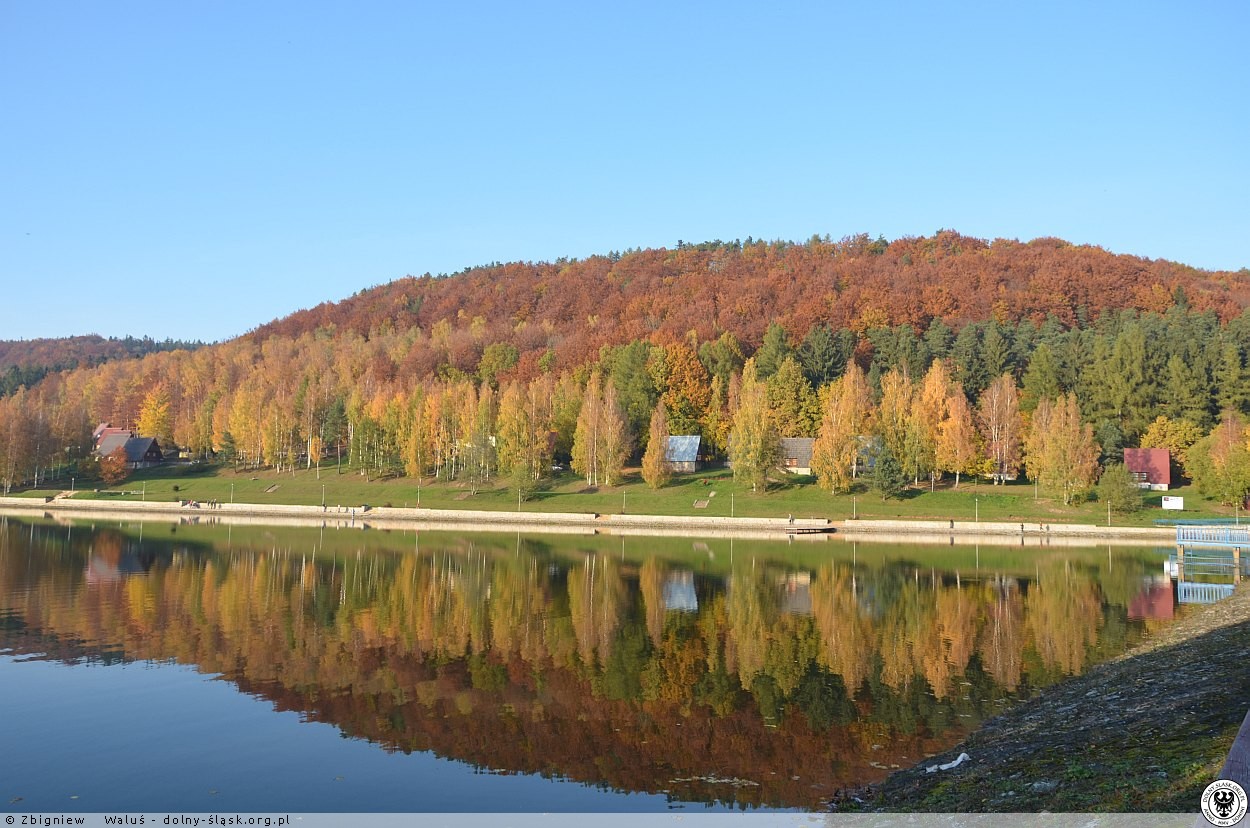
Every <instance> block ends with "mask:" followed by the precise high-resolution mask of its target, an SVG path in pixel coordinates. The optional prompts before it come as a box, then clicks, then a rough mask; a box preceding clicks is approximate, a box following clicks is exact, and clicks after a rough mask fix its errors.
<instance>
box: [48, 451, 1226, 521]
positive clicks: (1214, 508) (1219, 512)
mask: <svg viewBox="0 0 1250 828" xmlns="http://www.w3.org/2000/svg"><path fill="white" fill-rule="evenodd" d="M88 485H90V486H92V487H93V488H92V489H89V490H82V491H79V492H78V493H77V494H76V495H75V499H76V500H81V499H92V498H97V499H108V500H139V499H146V500H200V501H209V500H218V501H221V502H223V503H228V502H231V500H233V501H234V502H236V503H273V504H302V505H320V504H321V503H322V502H323V501H322V498H323V495H324V502H325V503H326V504H327V505H329V506H331V507H333V506H336V505H343V506H359V505H362V504H369V505H371V506H387V505H390V506H415V505H417V502H418V497H419V499H420V505H421V506H424V507H426V508H438V509H482V510H510V511H512V510H516V509H517V508H518V504H517V498H516V494H515V492H513V491H512V490H510V489H508V488H507V487H506V485H505V484H504V483H502V482H496V483H493V484H491V485H489V486H487V487H483V488H479V489H476V490H474V489H473V488H472V487H470V486H469V485H467V484H462V483H451V484H447V483H437V482H434V481H433V480H431V479H426V480H424V481H423V482H422V483H421V485H420V487H418V484H417V481H416V480H414V479H411V478H391V479H387V480H369V479H366V478H365V477H364V476H362V475H360V474H358V473H356V472H343V473H341V474H339V473H336V472H335V469H334V468H333V467H330V468H323V469H322V470H321V472H320V474H318V472H317V471H316V469H309V470H299V471H296V472H294V473H291V472H283V473H281V474H278V473H276V472H274V471H272V470H256V471H251V470H242V471H236V470H233V469H231V468H230V467H221V466H203V465H185V466H165V467H161V468H157V469H148V470H144V471H140V472H136V473H134V474H133V475H132V476H131V477H130V478H129V479H128V480H126V481H125V482H123V483H121V484H119V485H117V486H113V487H107V488H105V487H101V488H100V489H98V490H96V489H94V486H96V485H99V484H88ZM418 490H419V494H418ZM37 494H52V492H51V491H49V490H43V489H41V490H40V491H39V492H38V493H37ZM1168 494H1170V495H1176V496H1181V497H1184V498H1185V503H1186V506H1187V507H1188V509H1187V510H1186V511H1185V512H1164V511H1162V509H1161V508H1160V506H1159V504H1160V498H1161V493H1159V492H1149V493H1146V497H1145V501H1146V508H1145V509H1143V510H1142V511H1140V512H1138V513H1136V514H1131V515H1112V523H1113V524H1115V525H1118V526H1148V525H1150V524H1151V522H1152V521H1154V520H1155V519H1157V518H1164V517H1185V518H1196V517H1204V518H1205V517H1232V516H1233V512H1232V510H1231V509H1230V508H1226V507H1222V506H1219V505H1218V504H1215V503H1212V502H1210V501H1208V500H1206V499H1205V498H1203V497H1201V496H1200V495H1199V494H1198V492H1197V490H1196V489H1194V488H1193V487H1192V486H1186V487H1182V488H1179V489H1174V490H1172V491H1171V492H1168ZM702 501H706V505H705V506H703V507H701V508H700V507H696V505H695V504H696V502H702ZM520 509H521V510H522V511H532V512H599V513H603V514H609V513H619V512H621V511H622V510H624V511H625V512H628V513H632V514H656V515H706V516H716V517H723V516H729V515H731V514H732V515H735V516H739V517H785V516H787V515H791V514H792V515H794V516H795V517H804V518H805V517H816V518H830V519H833V520H845V519H847V518H850V517H852V516H853V515H854V516H858V517H860V518H867V519H871V518H878V519H881V518H912V519H934V520H948V519H955V520H974V519H980V520H985V521H1017V520H1019V521H1030V522H1032V521H1042V522H1051V523H1094V524H1099V525H1105V524H1106V522H1107V510H1106V506H1105V505H1103V504H1101V503H1098V502H1097V501H1093V502H1090V503H1085V504H1082V505H1079V506H1071V507H1065V506H1064V505H1063V503H1062V500H1061V499H1058V498H1056V497H1055V496H1053V494H1051V493H1048V492H1046V491H1045V490H1041V491H1040V492H1039V493H1038V497H1037V499H1036V500H1035V499H1034V489H1033V487H1032V486H1031V485H1029V484H1025V483H1020V484H1011V485H1006V486H992V485H989V484H987V483H984V482H981V483H976V484H975V485H974V484H970V483H968V482H967V481H966V480H965V481H964V483H963V484H962V485H961V486H960V487H959V489H957V490H956V489H954V488H951V484H950V483H949V482H948V483H946V484H944V485H942V486H939V487H938V488H937V490H936V491H934V492H929V491H928V489H927V488H921V489H915V490H911V491H908V492H907V493H906V494H905V496H903V497H901V498H898V499H893V500H888V501H883V500H882V499H881V497H880V496H879V495H877V494H875V493H873V492H871V491H869V490H868V489H867V488H866V487H865V488H864V489H862V490H860V491H857V492H855V493H853V494H848V495H831V494H829V493H828V492H825V491H823V490H821V489H820V488H819V487H818V486H817V485H816V484H815V482H814V480H813V479H812V478H787V479H784V480H778V481H774V482H772V483H771V484H770V485H769V488H768V491H767V492H752V491H751V490H750V487H749V486H742V485H739V484H736V483H734V481H733V473H732V472H731V471H729V470H728V469H717V470H711V471H706V472H701V473H698V474H690V475H683V476H679V477H677V478H675V479H674V481H673V482H672V483H671V484H669V485H668V486H666V487H664V488H663V489H661V490H659V491H652V490H651V489H650V488H648V487H647V486H646V485H645V484H644V483H643V482H642V479H641V477H640V476H639V474H638V471H637V470H636V469H633V470H630V471H629V472H628V473H627V474H626V476H625V480H624V483H623V484H622V485H619V486H612V487H610V488H605V487H599V488H597V489H591V488H587V487H586V485H585V481H583V480H582V479H580V478H579V477H577V476H576V475H574V474H573V473H571V472H563V473H561V474H559V475H557V476H556V478H555V479H554V480H551V481H549V482H548V484H547V485H546V486H545V487H544V488H543V489H542V490H540V491H539V492H537V493H536V494H534V495H533V496H532V497H531V498H530V499H529V500H527V501H525V502H523V503H521V504H520Z"/></svg>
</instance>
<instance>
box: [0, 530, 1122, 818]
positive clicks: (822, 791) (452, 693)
mask: <svg viewBox="0 0 1250 828" xmlns="http://www.w3.org/2000/svg"><path fill="white" fill-rule="evenodd" d="M17 534H20V533H15V532H14V530H13V529H12V528H10V529H9V530H8V531H7V532H6V533H3V537H4V541H3V543H4V548H3V549H0V595H3V596H4V597H3V599H2V600H3V605H7V607H8V608H7V609H6V611H5V612H6V616H8V617H12V618H17V619H20V624H12V623H10V624H6V625H5V627H6V629H5V636H6V639H7V640H6V641H5V646H8V647H12V648H15V649H24V650H27V651H30V650H36V649H42V650H45V651H48V652H49V653H50V654H51V655H52V656H53V657H71V656H75V657H76V656H78V655H81V654H82V652H83V651H84V648H85V650H86V651H90V649H91V647H98V648H105V649H108V650H110V651H118V650H120V652H122V653H123V654H124V655H125V657H128V658H139V659H161V660H164V659H173V660H176V661H179V662H185V663H189V664H195V665H197V666H198V667H199V668H200V669H202V670H205V671H209V672H220V673H224V674H225V675H227V676H228V677H230V678H231V679H232V680H235V681H237V682H238V683H239V684H240V686H242V687H244V689H246V690H248V691H249V692H256V693H259V694H262V695H264V696H266V697H268V698H271V699H273V700H274V701H275V703H277V704H278V705H279V706H281V707H284V708H291V709H297V710H301V711H303V712H304V713H305V714H306V715H308V716H310V717H311V718H317V719H324V720H326V721H331V722H333V723H335V724H336V725H338V726H339V727H340V728H342V729H343V730H344V731H345V732H347V733H349V734H352V735H357V736H362V737H365V738H368V739H371V740H374V741H376V742H379V743H381V744H383V745H385V746H386V747H388V748H389V749H396V750H434V751H437V752H439V753H442V754H445V755H449V756H453V757H456V758H461V759H465V760H467V761H471V762H476V763H479V764H481V765H483V766H486V767H491V768H507V769H510V770H521V771H536V772H542V773H550V774H559V775H565V776H569V777H572V778H576V779H582V780H586V781H592V782H597V783H600V784H608V785H612V786H617V787H621V788H625V789H631V790H652V791H654V790H673V791H680V793H681V794H682V795H683V796H688V797H694V798H714V799H716V798H718V799H727V800H733V801H737V802H740V803H768V804H777V805H783V804H784V805H815V804H817V803H818V802H819V800H820V799H821V798H822V797H824V796H827V795H828V794H829V793H830V792H831V791H832V789H833V788H835V787H840V786H844V785H847V784H854V783H860V782H864V781H869V780H870V779H874V778H879V777H881V776H882V775H884V772H885V770H886V769H887V768H888V766H889V765H890V764H906V763H908V762H913V761H916V760H918V759H920V758H921V757H922V756H923V754H924V753H925V752H926V751H932V750H935V749H938V748H940V747H942V746H945V745H947V744H949V743H951V742H953V741H954V740H956V739H957V738H959V737H960V736H961V735H962V734H963V733H964V732H965V731H966V729H967V728H969V727H971V726H972V725H974V724H975V723H976V722H977V721H978V720H979V719H980V718H982V717H983V716H984V715H986V714H988V713H991V712H995V711H996V710H998V709H1000V707H998V706H996V705H999V704H1000V703H1001V701H1002V700H1003V699H1005V698H1006V697H1008V696H1010V695H1012V694H1016V693H1027V692H1029V691H1030V690H1031V689H1032V688H1034V687H1036V686H1038V685H1040V684H1044V683H1047V682H1050V681H1053V680H1055V679H1056V678H1058V677H1060V676H1062V675H1063V674H1066V673H1075V672H1079V671H1081V670H1083V669H1084V668H1085V667H1086V666H1088V664H1089V663H1090V662H1091V660H1093V659H1097V658H1101V657H1105V655H1107V654H1108V653H1109V652H1110V650H1109V645H1108V644H1107V643H1106V642H1104V641H1103V640H1102V638H1100V633H1102V632H1104V631H1106V630H1111V631H1113V632H1114V637H1115V638H1116V643H1117V644H1118V645H1119V646H1123V644H1124V643H1125V642H1126V641H1127V640H1129V639H1131V638H1132V637H1133V636H1135V635H1137V634H1139V633H1138V627H1136V626H1135V625H1132V624H1129V623H1127V622H1126V621H1125V619H1124V615H1125V612H1124V607H1123V606H1121V605H1109V604H1108V603H1107V602H1106V601H1105V599H1104V595H1103V593H1102V590H1101V588H1100V582H1099V571H1098V569H1097V567H1092V566H1088V565H1086V566H1081V565H1074V564H1073V563H1072V562H1071V561H1069V560H1068V559H1067V558H1065V557H1064V556H1063V555H1058V556H1056V557H1054V558H1053V559H1048V560H1047V561H1046V562H1045V563H1039V565H1038V567H1037V574H1036V576H1035V578H1034V579H1032V580H1031V581H1029V582H1027V583H1026V582H1024V581H1021V580H1018V579H1015V578H1009V577H999V576H982V577H977V578H973V579H969V578H968V577H967V576H966V575H960V574H958V573H944V572H939V571H935V570H930V569H926V568H922V567H919V566H917V565H914V564H909V563H902V562H887V563H884V564H881V565H877V566H874V567H867V566H862V565H861V566H853V565H852V564H850V563H849V562H846V561H826V562H823V563H819V564H816V565H814V566H813V567H812V569H811V571H796V570H795V569H794V568H793V567H779V566H768V565H764V564H762V563H761V564H759V565H757V564H756V563H755V562H754V561H752V562H751V563H749V564H747V565H741V566H737V567H734V568H732V569H730V570H728V571H727V572H725V573H724V574H715V575H702V574H696V573H693V572H691V571H690V570H689V569H686V568H684V567H682V566H681V565H679V564H675V563H667V562H665V561H664V560H663V559H660V558H658V557H652V558H648V559H646V560H645V561H644V562H642V563H641V564H636V563H633V562H630V561H627V560H623V559H622V558H621V557H618V556H614V555H608V554H604V553H602V552H594V551H588V552H586V553H585V554H583V555H581V556H579V557H577V558H575V559H573V560H568V559H565V558H561V557H559V556H556V555H553V554H551V553H549V552H548V551H546V550H543V549H541V548H537V547H534V548H525V549H523V548H521V546H520V545H518V547H517V548H515V549H503V548H494V547H491V546H483V545H480V544H472V543H468V542H464V543H459V544H449V545H445V546H443V547H440V548H438V549H434V550H422V551H421V552H419V553H414V552H410V553H407V554H397V555H381V554H359V555H351V554H347V555H344V554H339V555H333V556H313V555H309V554H302V553H296V552H294V551H292V550H279V549H269V550H253V549H249V550H243V551H235V552H232V553H221V552H191V551H187V550H185V549H179V548H177V547H175V546H173V545H171V544H165V545H163V546H162V545H158V544H152V543H151V542H149V543H147V544H145V545H142V546H140V545H139V544H138V543H137V542H136V541H135V540H134V539H132V538H130V537H128V536H125V535H122V534H120V533H117V532H111V531H101V532H95V533H85V532H80V533H79V540H77V541H71V540H68V539H67V540H65V541H63V542H61V541H58V540H57V538H58V537H59V535H56V534H55V532H54V531H52V530H48V531H45V530H42V529H41V530H40V538H41V539H42V543H43V552H44V553H45V554H40V555H27V554H17V552H16V551H15V550H16V549H17V547H18V546H19V545H21V544H23V543H26V542H27V541H26V540H25V539H23V538H20V537H17V536H16V535H17ZM34 539H35V533H33V532H32V534H31V540H30V542H34ZM140 550H143V551H142V552H141V551H140ZM153 550H158V551H157V552H153ZM127 555H132V556H135V557H134V560H136V561H140V560H142V561H143V562H144V563H141V564H140V565H139V566H137V567H136V566H133V565H129V566H121V565H120V563H121V561H122V560H123V559H124V558H125V557H126V556H127ZM101 558H103V559H105V561H106V563H104V564H102V563H101V562H100V561H101ZM110 561H111V562H112V563H111V568H110V565H108V564H107V562H110ZM93 567H94V570H95V571H97V572H100V571H116V572H117V573H118V577H116V578H100V577H86V576H87V575H89V574H90V573H91V572H92V571H93ZM19 629H20V630H21V632H15V630H19ZM31 631H37V632H38V634H37V636H35V637H32V634H31ZM23 642H25V643H23ZM71 651H72V652H71ZM708 776H715V777H717V778H722V779H724V778H738V779H740V780H741V779H746V780H751V781H752V782H754V783H756V784H752V785H745V784H739V785H738V786H736V787H733V786H731V787H728V788H726V787H725V784H726V783H714V782H708V781H707V780H706V779H704V780H703V781H702V782H699V781H689V780H692V779H694V778H695V777H708ZM795 777H797V778H795ZM674 779H684V780H688V781H686V782H681V783H674V782H673V781H672V780H674Z"/></svg>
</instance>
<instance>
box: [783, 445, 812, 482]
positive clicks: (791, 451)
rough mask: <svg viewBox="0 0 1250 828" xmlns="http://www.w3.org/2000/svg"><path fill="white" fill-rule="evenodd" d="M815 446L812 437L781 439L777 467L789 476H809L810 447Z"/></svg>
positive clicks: (810, 466) (810, 468)
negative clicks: (779, 459)
mask: <svg viewBox="0 0 1250 828" xmlns="http://www.w3.org/2000/svg"><path fill="white" fill-rule="evenodd" d="M815 445H816V440H815V439H814V438H812V437H782V438H781V461H780V462H779V463H778V464H777V465H778V467H779V468H780V469H781V470H782V471H784V472H788V473H790V474H811V473H812V447H813V446H815Z"/></svg>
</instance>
